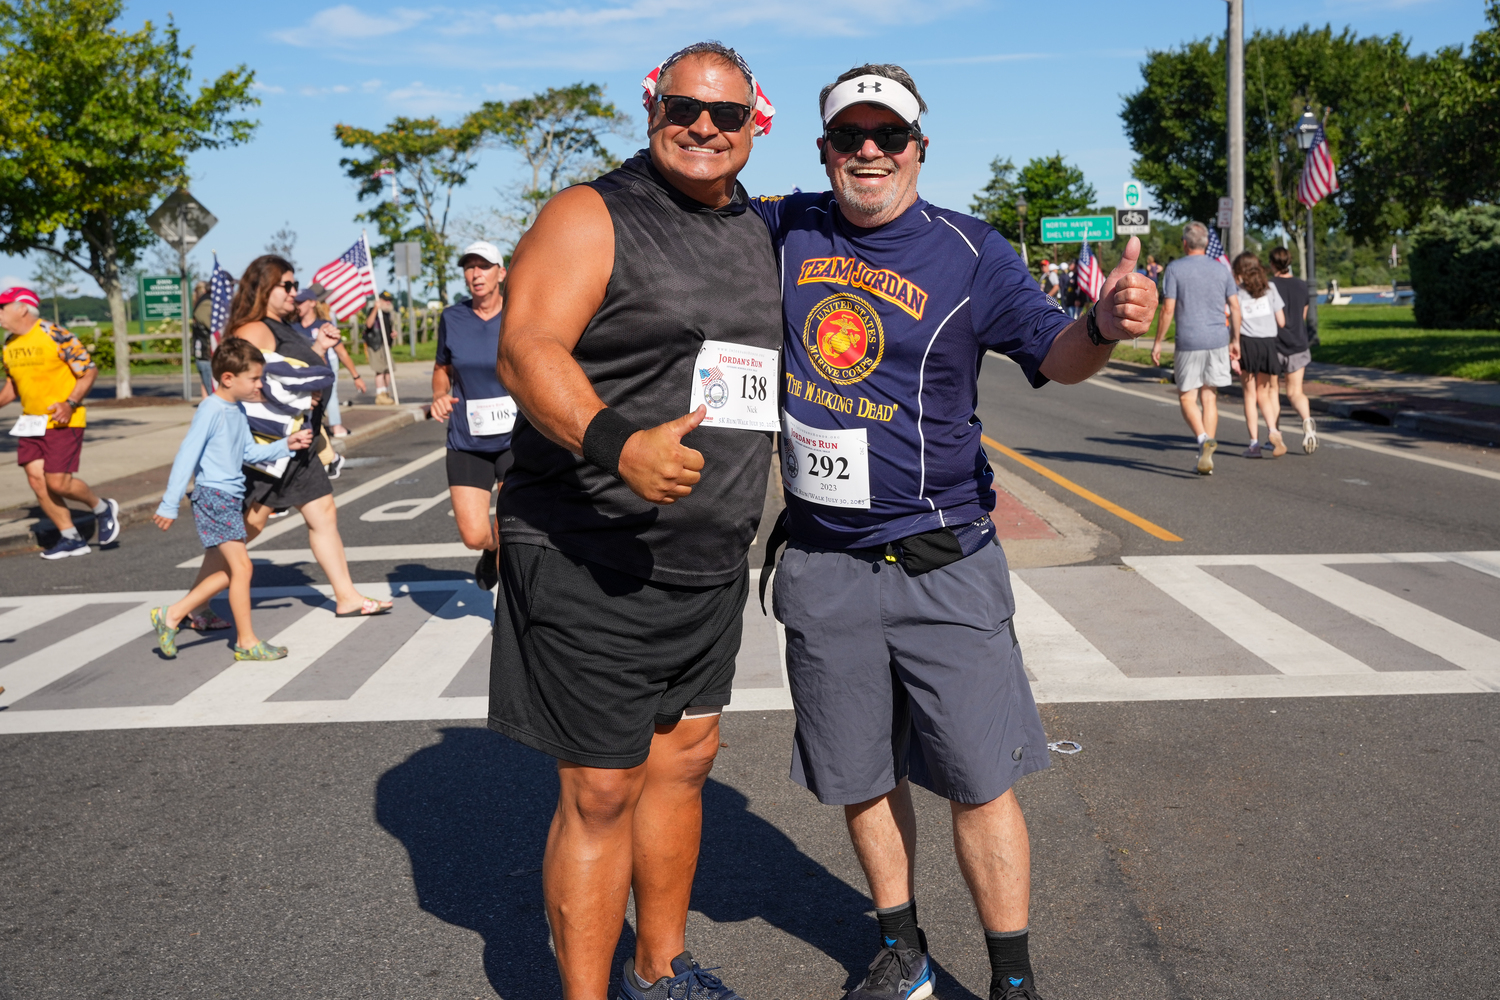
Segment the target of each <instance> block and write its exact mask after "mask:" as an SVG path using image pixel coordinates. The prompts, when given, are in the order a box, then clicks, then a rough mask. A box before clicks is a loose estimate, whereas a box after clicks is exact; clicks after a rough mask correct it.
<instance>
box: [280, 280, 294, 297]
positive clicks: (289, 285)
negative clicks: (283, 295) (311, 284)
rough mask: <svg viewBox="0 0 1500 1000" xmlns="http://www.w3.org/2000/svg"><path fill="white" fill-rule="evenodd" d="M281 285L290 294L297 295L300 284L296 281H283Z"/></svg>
mask: <svg viewBox="0 0 1500 1000" xmlns="http://www.w3.org/2000/svg"><path fill="white" fill-rule="evenodd" d="M281 287H282V288H285V289H286V291H287V294H288V295H295V294H296V293H297V287H298V286H297V283H296V282H295V281H283V282H282V283H281Z"/></svg>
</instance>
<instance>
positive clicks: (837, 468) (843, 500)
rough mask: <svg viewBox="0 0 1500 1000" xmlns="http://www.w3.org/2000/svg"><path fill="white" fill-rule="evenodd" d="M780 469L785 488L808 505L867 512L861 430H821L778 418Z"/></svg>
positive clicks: (867, 462) (866, 460)
mask: <svg viewBox="0 0 1500 1000" xmlns="http://www.w3.org/2000/svg"><path fill="white" fill-rule="evenodd" d="M781 468H782V476H783V480H784V482H785V483H786V488H787V489H788V490H790V491H791V492H792V494H793V495H794V496H798V497H801V498H802V499H803V500H807V501H809V502H810V503H820V504H824V505H826V506H829V507H845V508H854V509H857V510H869V509H870V453H869V449H868V447H867V446H866V443H865V429H864V428H863V427H857V428H854V429H851V430H833V431H830V430H822V429H820V428H817V427H809V426H808V425H806V424H804V423H802V422H801V421H800V420H798V419H796V418H795V417H793V416H792V415H791V414H790V413H783V414H782V436H781Z"/></svg>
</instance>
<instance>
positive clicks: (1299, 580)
mask: <svg viewBox="0 0 1500 1000" xmlns="http://www.w3.org/2000/svg"><path fill="white" fill-rule="evenodd" d="M1262 568H1263V569H1265V571H1266V572H1268V573H1274V574H1275V575H1276V576H1279V577H1281V578H1282V579H1283V580H1285V581H1287V582H1288V583H1293V584H1296V585H1297V586H1299V587H1301V588H1302V589H1303V590H1306V591H1308V592H1309V593H1312V594H1316V595H1317V596H1319V597H1321V598H1322V599H1323V600H1325V601H1327V602H1328V603H1329V604H1332V605H1335V606H1336V607H1340V608H1343V609H1344V610H1345V611H1347V612H1349V613H1350V614H1351V615H1354V616H1355V617H1357V618H1363V619H1364V620H1365V621H1367V622H1369V623H1370V624H1371V625H1375V626H1378V627H1379V628H1383V629H1385V630H1386V631H1387V632H1389V633H1391V634H1392V635H1394V636H1396V637H1398V638H1401V639H1405V640H1406V641H1407V642H1409V643H1411V644H1412V645H1413V646H1419V647H1421V648H1422V649H1425V650H1427V651H1428V652H1429V653H1432V654H1434V655H1436V656H1441V657H1442V658H1443V659H1445V660H1447V661H1448V662H1449V663H1453V664H1457V665H1458V666H1460V667H1463V668H1464V669H1465V670H1478V671H1486V672H1496V671H1500V642H1496V641H1495V640H1494V639H1491V638H1490V637H1489V636H1487V635H1483V634H1481V633H1479V632H1475V631H1474V630H1473V629H1471V628H1468V627H1466V626H1464V625H1460V624H1459V623H1458V622H1455V621H1450V620H1448V619H1447V618H1444V617H1443V616H1441V615H1437V614H1433V613H1432V612H1431V611H1428V610H1427V609H1426V608H1423V607H1420V606H1418V605H1416V604H1413V603H1412V602H1410V601H1404V600H1402V599H1401V598H1399V597H1397V596H1395V595H1394V594H1390V593H1387V592H1386V591H1384V590H1381V589H1380V588H1379V587H1374V586H1371V585H1370V584H1368V583H1365V582H1364V581H1363V580H1356V579H1354V577H1352V576H1348V575H1346V574H1344V573H1340V572H1339V571H1338V570H1336V569H1334V568H1332V567H1331V566H1319V565H1312V564H1303V565H1294V564H1290V563H1272V564H1270V565H1267V566H1264V567H1262Z"/></svg>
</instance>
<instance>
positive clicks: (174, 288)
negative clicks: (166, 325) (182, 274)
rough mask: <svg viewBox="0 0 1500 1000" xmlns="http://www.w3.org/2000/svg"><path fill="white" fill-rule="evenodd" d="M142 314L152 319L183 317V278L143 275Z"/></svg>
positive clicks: (149, 319)
mask: <svg viewBox="0 0 1500 1000" xmlns="http://www.w3.org/2000/svg"><path fill="white" fill-rule="evenodd" d="M141 316H142V317H143V318H144V319H146V320H147V321H148V322H149V321H151V320H162V319H180V318H181V317H182V279H181V278H179V277H177V276H176V275H168V276H166V277H154V278H153V277H147V276H145V275H142V276H141Z"/></svg>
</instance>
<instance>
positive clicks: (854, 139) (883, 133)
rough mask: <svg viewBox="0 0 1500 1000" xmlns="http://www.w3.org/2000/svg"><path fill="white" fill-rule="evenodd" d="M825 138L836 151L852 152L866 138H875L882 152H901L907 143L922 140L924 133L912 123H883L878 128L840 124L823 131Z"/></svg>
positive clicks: (862, 143)
mask: <svg viewBox="0 0 1500 1000" xmlns="http://www.w3.org/2000/svg"><path fill="white" fill-rule="evenodd" d="M823 139H824V141H825V142H827V143H828V145H830V146H832V147H833V148H834V150H835V151H837V152H840V153H852V152H854V151H855V150H857V149H860V148H861V147H863V146H864V144H865V140H866V139H874V140H875V145H877V146H879V147H880V149H881V151H882V152H886V153H899V152H901V151H902V150H903V149H905V148H906V144H907V143H909V142H911V140H913V139H916V140H917V141H918V142H920V141H922V133H921V132H919V131H917V130H916V129H914V128H912V127H911V126H910V125H881V126H880V127H878V128H860V127H858V126H857V125H840V126H839V127H838V128H831V129H829V130H828V131H826V132H824V133H823Z"/></svg>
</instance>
